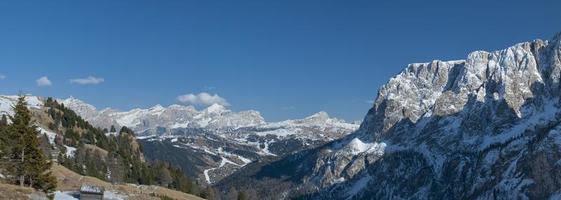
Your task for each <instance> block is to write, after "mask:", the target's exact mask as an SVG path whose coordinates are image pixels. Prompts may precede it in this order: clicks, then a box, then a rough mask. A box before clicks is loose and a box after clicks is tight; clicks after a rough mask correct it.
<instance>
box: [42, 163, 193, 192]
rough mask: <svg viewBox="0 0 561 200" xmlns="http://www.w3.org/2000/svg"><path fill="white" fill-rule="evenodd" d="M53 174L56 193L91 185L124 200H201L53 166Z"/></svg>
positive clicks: (156, 188) (154, 187) (153, 187)
mask: <svg viewBox="0 0 561 200" xmlns="http://www.w3.org/2000/svg"><path fill="white" fill-rule="evenodd" d="M52 170H53V174H54V175H55V176H56V177H57V180H58V186H57V190H58V191H64V192H72V191H77V190H79V188H80V186H81V185H82V184H93V185H97V186H102V187H104V188H105V189H106V191H109V192H111V193H114V194H116V195H117V196H121V197H123V198H126V199H139V200H143V199H146V200H148V199H150V200H159V199H160V198H158V197H154V195H156V196H166V197H170V198H172V199H177V200H180V199H182V200H202V199H203V198H200V197H197V196H194V195H190V194H186V193H182V192H178V191H175V190H170V189H167V188H163V187H159V186H144V185H133V184H111V183H108V182H106V181H102V180H100V179H98V178H95V177H90V176H82V175H80V174H77V173H76V172H73V171H71V170H69V169H67V168H65V167H63V166H61V165H54V166H53V168H52Z"/></svg>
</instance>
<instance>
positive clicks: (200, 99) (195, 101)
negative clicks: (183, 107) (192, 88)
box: [177, 92, 230, 106]
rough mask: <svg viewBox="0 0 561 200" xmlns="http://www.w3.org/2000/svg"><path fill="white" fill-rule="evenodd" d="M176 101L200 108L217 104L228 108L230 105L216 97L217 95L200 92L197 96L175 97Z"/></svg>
mask: <svg viewBox="0 0 561 200" xmlns="http://www.w3.org/2000/svg"><path fill="white" fill-rule="evenodd" d="M177 101H179V102H181V103H184V104H190V105H201V106H209V105H212V104H219V105H223V106H229V105H230V104H229V103H228V102H227V101H226V99H224V98H222V97H220V96H218V95H217V94H214V95H210V94H209V93H206V92H201V93H199V94H193V93H191V94H185V95H181V96H178V97H177Z"/></svg>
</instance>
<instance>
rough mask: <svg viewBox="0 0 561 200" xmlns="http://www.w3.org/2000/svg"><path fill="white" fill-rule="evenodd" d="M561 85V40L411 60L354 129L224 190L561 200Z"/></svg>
mask: <svg viewBox="0 0 561 200" xmlns="http://www.w3.org/2000/svg"><path fill="white" fill-rule="evenodd" d="M560 81H561V34H558V35H557V36H555V37H554V38H553V39H552V40H551V41H543V40H534V41H531V42H524V43H520V44H516V45H514V46H512V47H509V48H506V49H504V50H499V51H493V52H486V51H476V52H473V53H471V54H469V55H468V57H467V59H465V60H458V61H432V62H429V63H417V64H410V65H408V66H407V67H406V68H405V69H404V70H403V71H402V72H401V73H399V74H398V75H396V76H395V77H393V78H391V79H390V80H389V82H388V83H387V84H385V85H384V86H382V87H381V88H380V90H379V92H378V96H377V98H376V100H375V103H374V106H373V107H372V108H371V109H370V110H369V112H368V114H367V115H366V117H365V119H364V121H363V123H362V125H361V127H360V129H359V130H358V131H356V132H355V133H352V134H350V135H347V136H345V137H343V138H341V139H338V140H335V141H333V142H330V143H328V144H326V145H323V146H320V147H317V148H315V149H311V150H304V151H301V152H299V153H296V154H293V155H290V156H287V157H285V158H284V159H282V160H279V161H276V162H273V163H265V164H261V165H259V164H258V163H255V164H254V165H253V166H248V167H246V168H244V170H242V171H240V172H238V173H235V174H234V175H232V176H230V177H228V178H226V179H224V180H223V181H222V182H221V183H219V184H218V186H219V187H221V188H222V189H224V190H227V188H228V187H236V188H237V189H238V190H249V191H252V190H253V191H256V192H255V193H256V194H261V195H262V197H263V198H270V199H284V198H298V197H300V198H307V199H559V198H560V197H561V184H559V183H561V175H560V174H561V165H560V164H559V163H560V160H561V102H560V97H561V85H560ZM234 182H235V184H234ZM270 185H277V187H274V188H271V187H270Z"/></svg>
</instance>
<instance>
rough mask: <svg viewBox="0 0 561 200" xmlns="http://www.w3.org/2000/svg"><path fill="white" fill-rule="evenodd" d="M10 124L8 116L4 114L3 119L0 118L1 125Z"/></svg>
mask: <svg viewBox="0 0 561 200" xmlns="http://www.w3.org/2000/svg"><path fill="white" fill-rule="evenodd" d="M6 126H8V117H6V115H5V114H3V115H2V119H0V127H6Z"/></svg>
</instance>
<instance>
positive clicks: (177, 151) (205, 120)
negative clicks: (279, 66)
mask: <svg viewBox="0 0 561 200" xmlns="http://www.w3.org/2000/svg"><path fill="white" fill-rule="evenodd" d="M16 99H17V96H0V108H1V109H2V110H5V111H7V112H11V111H10V110H11V108H10V105H11V104H12V103H13V102H15V100H16ZM43 100H44V98H42V97H36V96H30V97H28V101H29V104H30V105H31V106H34V107H37V108H41V107H42V105H43ZM58 101H59V102H61V103H62V104H63V105H65V107H67V108H70V109H72V110H74V111H75V112H76V113H77V114H79V115H80V116H81V117H82V118H84V119H86V120H87V121H88V122H90V123H91V124H92V125H94V126H96V127H100V128H102V129H107V130H110V127H111V126H115V127H116V130H119V128H120V127H122V126H127V127H128V128H131V129H132V130H133V131H135V133H136V135H137V139H139V141H140V142H141V143H142V144H143V145H144V148H145V152H144V153H145V155H146V156H147V157H148V158H151V159H159V160H165V161H169V162H171V163H172V164H175V165H179V166H181V167H182V168H185V169H189V170H184V171H186V172H187V173H189V175H191V176H192V177H196V178H198V179H199V180H200V182H202V183H205V184H212V183H215V182H217V181H218V180H220V179H222V178H224V177H226V176H228V175H229V174H231V173H233V172H235V171H236V170H238V169H240V168H241V167H243V166H245V165H247V164H248V163H251V162H253V161H256V160H263V159H271V160H274V159H277V158H280V157H283V156H285V155H287V154H290V153H294V152H297V151H300V150H303V149H309V148H313V147H316V146H318V145H321V144H325V143H326V142H329V141H332V140H335V139H338V138H340V137H342V136H344V135H346V134H349V133H351V132H353V131H355V130H356V129H358V127H359V125H358V124H354V123H346V122H345V121H343V120H339V119H336V118H331V117H329V115H328V114H327V113H326V112H318V113H316V114H314V115H311V116H309V117H306V118H304V119H296V120H286V121H281V122H266V121H265V120H264V119H263V117H262V116H261V115H260V113H259V112H258V111H253V110H249V111H241V112H233V111H231V110H228V109H226V108H225V107H223V106H221V105H218V104H214V105H211V106H209V107H207V108H206V109H203V110H200V111H199V110H197V109H195V108H194V107H193V106H183V105H171V106H168V107H163V106H161V105H156V106H154V107H152V108H148V109H140V108H138V109H132V110H130V111H117V110H114V109H102V110H97V109H96V108H95V107H94V106H92V105H90V104H88V103H86V102H84V101H81V100H79V99H76V98H73V97H71V98H68V99H59V100H58ZM4 108H5V109H4ZM107 134H117V133H115V132H108V133H107Z"/></svg>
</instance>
